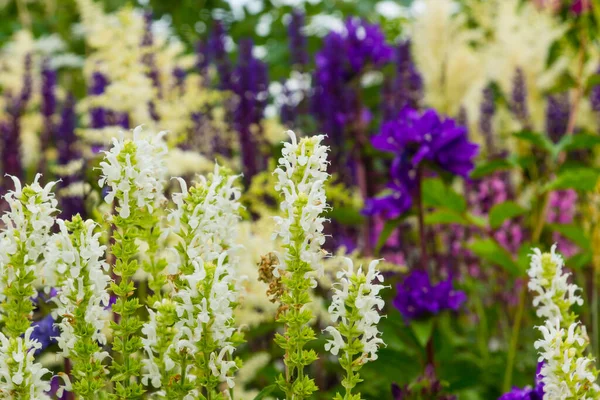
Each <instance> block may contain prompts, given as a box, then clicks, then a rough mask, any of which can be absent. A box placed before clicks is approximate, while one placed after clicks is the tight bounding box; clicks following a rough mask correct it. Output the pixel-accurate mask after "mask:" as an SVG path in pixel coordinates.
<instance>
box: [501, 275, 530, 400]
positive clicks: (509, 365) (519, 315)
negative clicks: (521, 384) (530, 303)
mask: <svg viewBox="0 0 600 400" xmlns="http://www.w3.org/2000/svg"><path fill="white" fill-rule="evenodd" d="M526 292H527V285H523V287H522V288H521V291H520V292H519V304H518V305H517V312H516V314H515V321H514V324H513V328H512V332H511V335H510V346H509V348H508V358H507V361H506V371H505V373H504V385H503V386H502V390H503V391H504V392H508V391H509V390H510V387H511V384H512V375H513V368H514V365H515V357H516V354H517V345H518V343H519V333H520V331H521V321H522V319H523V311H524V309H525V298H526V296H525V293H526Z"/></svg>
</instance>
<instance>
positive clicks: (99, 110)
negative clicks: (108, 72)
mask: <svg viewBox="0 0 600 400" xmlns="http://www.w3.org/2000/svg"><path fill="white" fill-rule="evenodd" d="M107 86H108V78H107V77H106V76H105V75H104V74H102V73H101V72H94V73H93V74H92V84H91V85H90V87H89V89H88V94H89V95H92V96H100V95H101V94H102V93H104V91H105V90H106V87H107ZM106 117H107V110H106V109H105V108H104V107H94V108H92V109H90V127H91V128H93V129H100V128H104V127H105V126H106V125H108V122H107V119H106Z"/></svg>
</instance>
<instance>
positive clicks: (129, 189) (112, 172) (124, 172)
mask: <svg viewBox="0 0 600 400" xmlns="http://www.w3.org/2000/svg"><path fill="white" fill-rule="evenodd" d="M165 134H166V132H160V133H159V134H157V135H153V136H150V137H144V133H143V132H142V127H141V126H138V127H137V128H135V129H134V130H133V140H128V139H125V138H124V137H123V136H122V137H121V138H120V139H117V138H113V141H112V143H113V147H112V148H111V149H110V150H109V151H106V152H105V154H106V155H105V157H104V161H102V162H101V163H100V168H101V169H102V177H101V178H100V181H99V182H98V184H99V185H100V186H101V187H103V186H105V185H106V186H108V187H109V188H110V192H109V193H108V195H107V196H106V201H107V202H108V203H112V202H113V201H114V200H115V199H117V200H118V204H119V205H118V207H117V208H118V211H119V216H120V217H121V218H124V219H127V218H129V216H130V215H131V209H132V207H133V208H144V209H147V210H148V211H149V212H150V213H152V210H153V209H154V207H156V206H157V205H158V202H159V201H160V200H162V198H163V195H162V192H163V186H164V181H165V178H164V177H165V175H166V167H165V162H164V157H163V156H164V155H165V154H166V153H167V146H166V144H165V142H164V141H163V139H162V138H163V136H164V135H165Z"/></svg>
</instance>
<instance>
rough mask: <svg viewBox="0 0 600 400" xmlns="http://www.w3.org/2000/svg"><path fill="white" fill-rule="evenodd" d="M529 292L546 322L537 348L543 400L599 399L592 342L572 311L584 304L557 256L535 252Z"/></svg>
mask: <svg viewBox="0 0 600 400" xmlns="http://www.w3.org/2000/svg"><path fill="white" fill-rule="evenodd" d="M528 273H529V276H530V282H529V289H530V290H532V291H534V292H535V293H536V295H535V297H534V303H533V304H534V306H536V307H538V309H537V315H538V316H540V317H542V318H544V319H545V322H544V325H542V326H539V327H538V329H539V330H540V331H541V332H542V338H541V339H539V340H537V341H536V342H535V344H534V346H535V348H536V349H538V350H539V354H540V357H539V361H543V362H544V364H543V366H542V369H541V371H540V374H541V375H542V382H543V383H544V393H545V395H544V399H564V400H571V399H573V400H575V399H584V400H585V399H596V398H598V397H599V396H600V387H599V386H598V385H597V384H596V381H597V378H598V371H597V370H596V368H595V366H594V359H593V358H591V356H589V355H586V347H587V345H588V343H589V338H588V335H587V332H586V329H585V326H584V325H582V324H581V323H580V322H579V321H578V316H577V315H576V314H575V313H574V312H572V311H571V310H570V307H571V306H572V305H573V304H577V305H581V304H583V299H582V298H581V297H580V296H578V295H577V294H576V292H577V291H578V290H579V288H578V287H577V286H576V285H574V284H570V283H568V282H567V280H568V278H569V276H570V274H568V273H563V259H562V257H561V256H560V255H559V254H557V253H556V245H554V246H552V250H551V252H550V253H544V254H542V253H541V251H540V250H539V249H534V254H533V255H532V257H531V266H530V269H529V271H528Z"/></svg>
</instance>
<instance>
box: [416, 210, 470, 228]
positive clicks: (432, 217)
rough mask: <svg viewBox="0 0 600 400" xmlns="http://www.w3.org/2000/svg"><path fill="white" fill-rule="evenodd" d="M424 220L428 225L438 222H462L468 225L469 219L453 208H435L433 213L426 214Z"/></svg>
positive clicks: (461, 223)
mask: <svg viewBox="0 0 600 400" xmlns="http://www.w3.org/2000/svg"><path fill="white" fill-rule="evenodd" d="M424 221H425V223H426V224H427V225H436V224H442V225H445V224H460V225H468V224H469V221H468V220H467V219H466V218H465V217H464V216H462V215H461V214H458V213H456V212H454V211H451V210H444V209H442V210H435V211H433V212H432V213H429V214H427V215H425V218H424Z"/></svg>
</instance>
